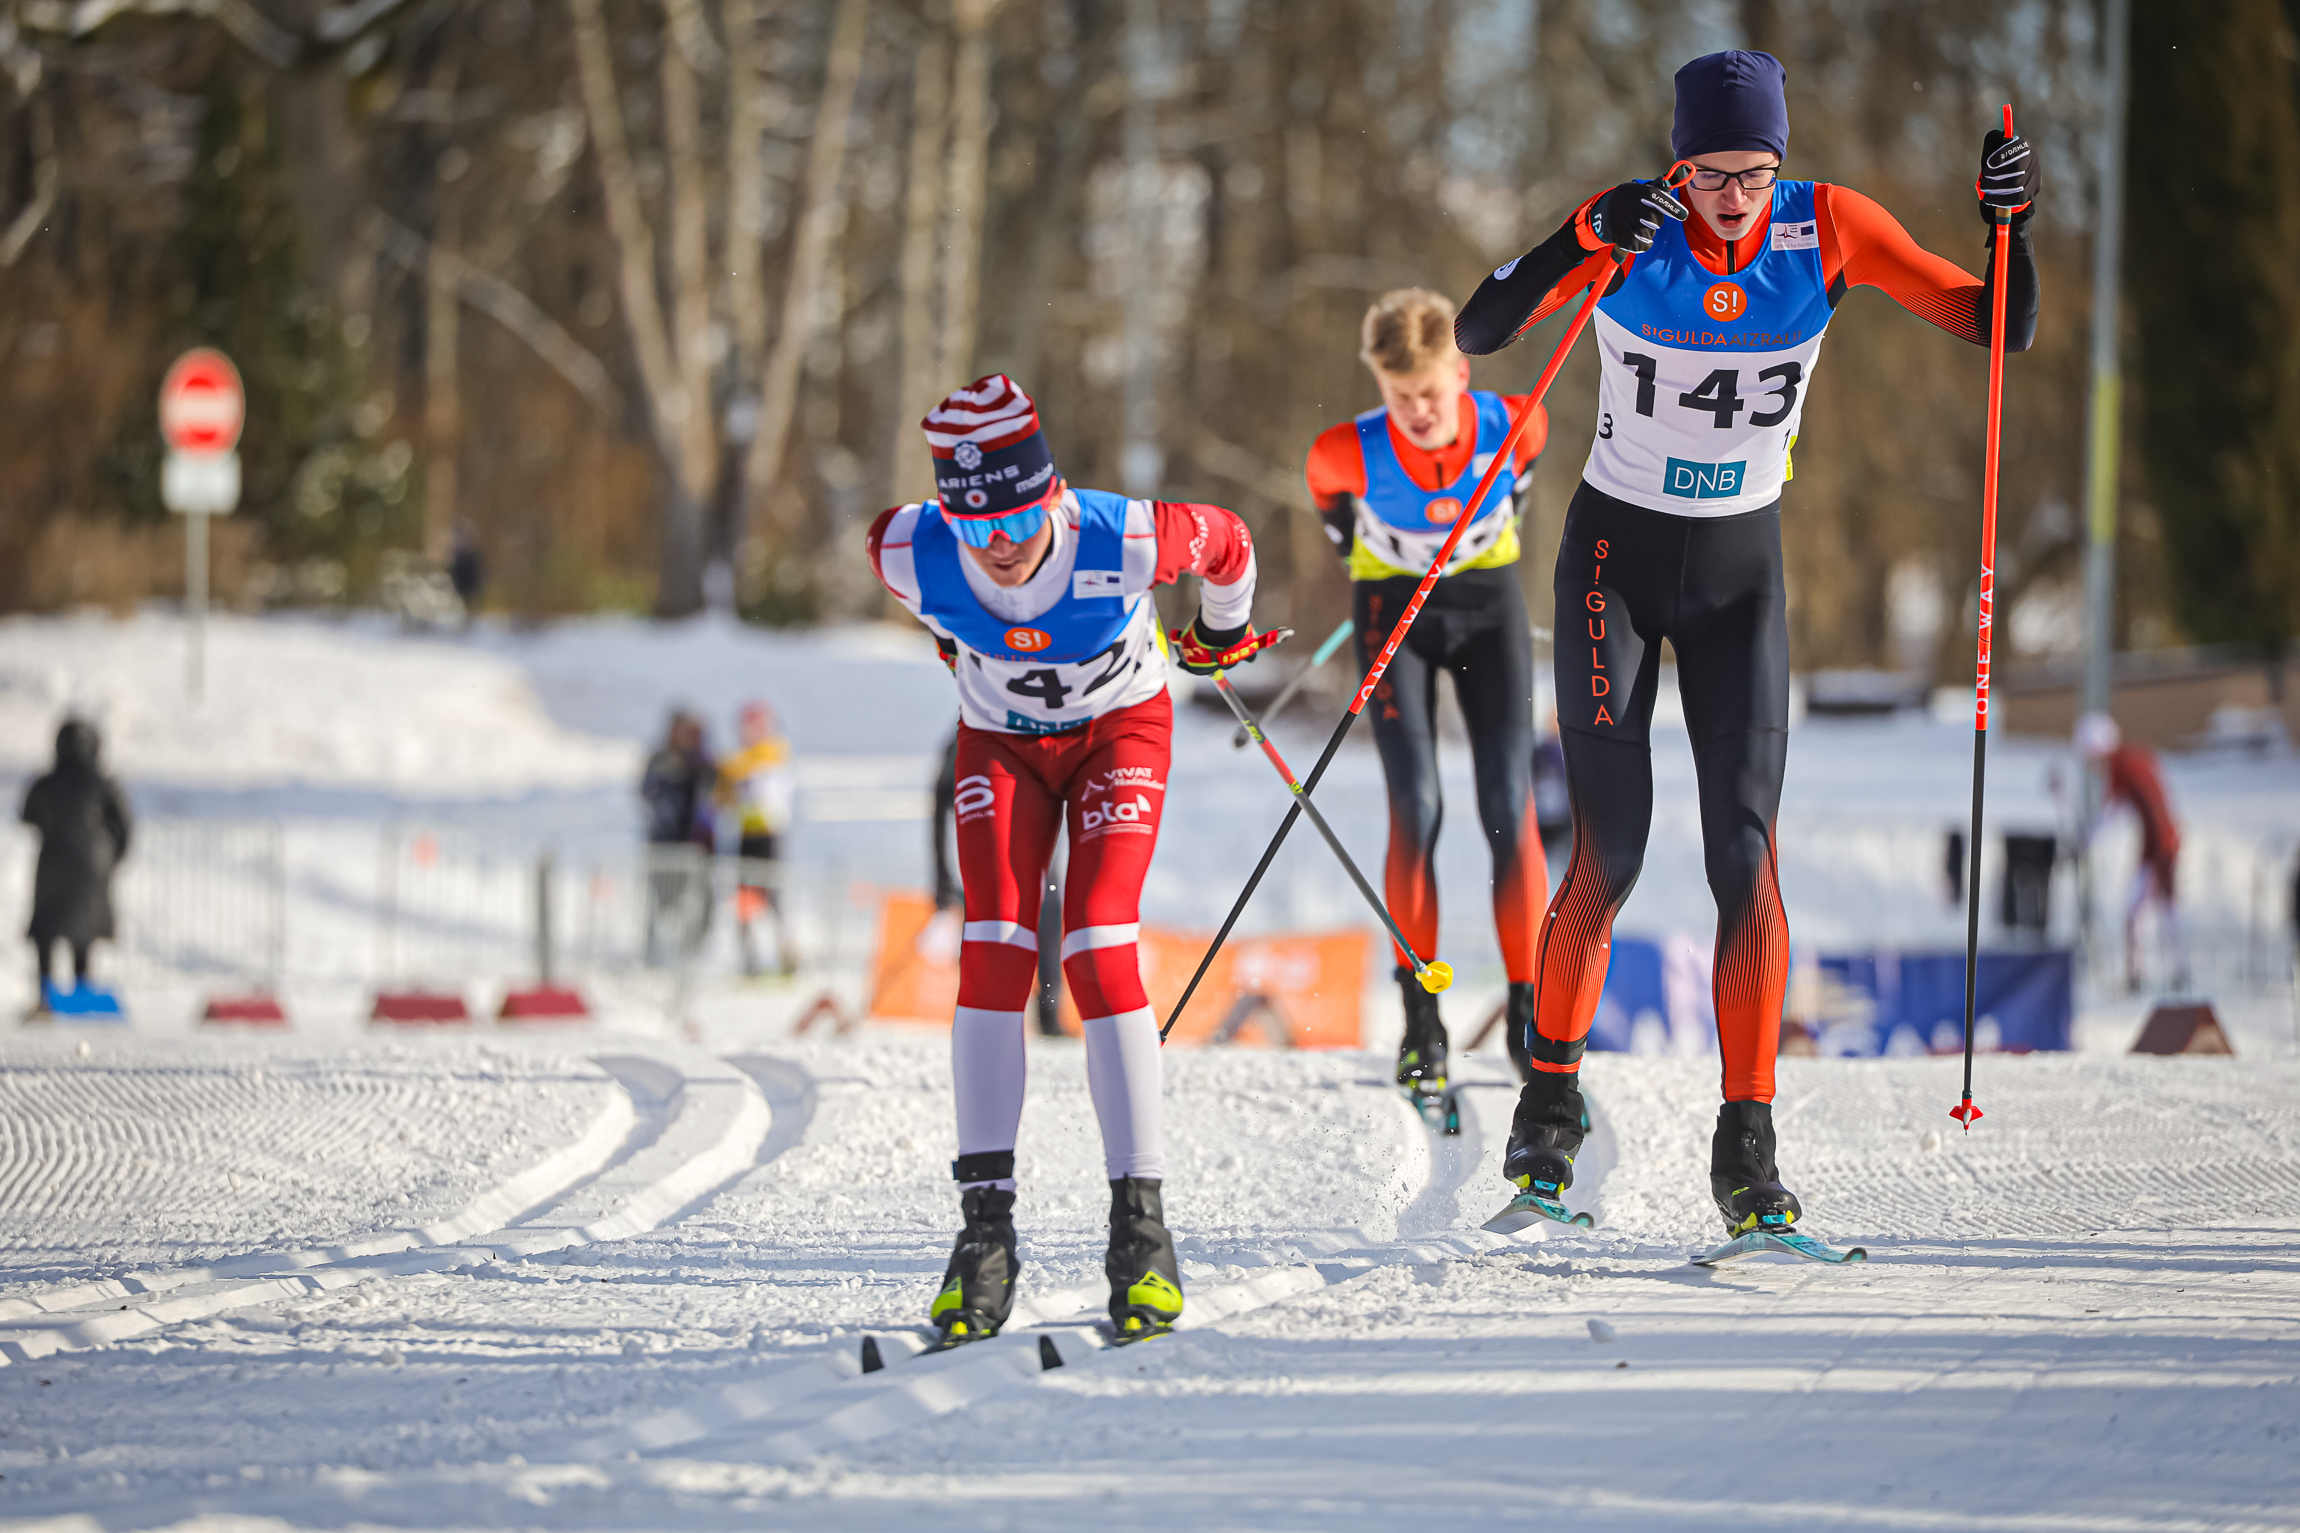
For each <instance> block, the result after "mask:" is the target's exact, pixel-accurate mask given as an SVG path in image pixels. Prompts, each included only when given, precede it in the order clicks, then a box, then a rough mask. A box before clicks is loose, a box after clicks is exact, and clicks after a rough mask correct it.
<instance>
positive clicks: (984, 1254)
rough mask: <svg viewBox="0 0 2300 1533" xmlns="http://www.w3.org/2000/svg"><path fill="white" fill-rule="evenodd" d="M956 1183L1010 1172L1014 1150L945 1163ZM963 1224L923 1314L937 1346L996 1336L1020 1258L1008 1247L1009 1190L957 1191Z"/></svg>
mask: <svg viewBox="0 0 2300 1533" xmlns="http://www.w3.org/2000/svg"><path fill="white" fill-rule="evenodd" d="M951 1173H952V1175H954V1176H957V1177H958V1178H959V1179H960V1180H961V1181H976V1182H986V1181H996V1180H998V1179H1000V1178H1002V1177H1010V1176H1012V1175H1014V1152H1013V1151H1011V1150H1008V1151H1004V1152H994V1153H987V1154H975V1155H962V1156H960V1157H959V1158H958V1159H957V1160H955V1161H953V1162H952V1163H951ZM958 1206H959V1208H960V1209H961V1210H963V1211H964V1212H965V1214H966V1228H964V1229H962V1230H960V1231H959V1232H958V1244H957V1245H956V1246H955V1247H953V1248H952V1250H951V1253H950V1266H949V1267H947V1268H945V1269H944V1271H943V1274H942V1292H940V1293H938V1294H936V1295H935V1296H934V1308H933V1310H931V1311H930V1312H929V1317H930V1318H931V1319H932V1320H933V1321H934V1328H935V1329H936V1330H937V1331H938V1332H940V1333H941V1339H940V1340H938V1341H937V1342H936V1343H935V1345H936V1346H937V1347H955V1346H959V1345H962V1344H964V1343H966V1342H970V1341H980V1340H982V1338H984V1337H985V1336H996V1335H997V1334H998V1328H999V1327H1000V1326H1002V1325H1004V1324H1006V1317H1007V1316H1008V1315H1009V1314H1010V1313H1012V1312H1013V1309H1014V1279H1015V1275H1016V1274H1017V1273H1019V1272H1020V1271H1021V1270H1022V1259H1021V1257H1019V1256H1018V1255H1016V1254H1015V1249H1014V1194H1013V1193H1011V1192H1007V1191H1004V1190H1002V1189H1000V1188H997V1187H969V1188H968V1189H966V1191H964V1192H962V1193H960V1194H959V1195H958Z"/></svg>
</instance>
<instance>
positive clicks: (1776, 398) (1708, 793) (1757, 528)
mask: <svg viewBox="0 0 2300 1533" xmlns="http://www.w3.org/2000/svg"><path fill="white" fill-rule="evenodd" d="M1785 78H1786V76H1785V72H1784V71H1783V69H1782V68H1781V65H1780V62H1779V61H1778V60H1776V59H1775V58H1774V57H1773V56H1772V55H1771V54H1767V53H1746V52H1730V53H1714V54H1710V55H1708V56H1707V57H1705V58H1699V59H1695V60H1694V61H1693V62H1692V63H1690V64H1688V65H1686V66H1685V67H1684V68H1683V69H1681V70H1679V71H1678V73H1677V111H1676V122H1675V128H1674V131H1673V132H1672V135H1671V145H1672V153H1673V155H1674V156H1675V158H1676V160H1677V162H1678V165H1677V167H1676V171H1675V173H1674V174H1673V175H1672V176H1671V177H1669V178H1667V180H1668V182H1669V187H1668V189H1665V188H1664V187H1663V186H1662V185H1661V184H1658V183H1652V182H1640V181H1631V182H1626V183H1624V184H1623V185H1620V186H1617V187H1614V188H1613V189H1612V190H1610V191H1607V192H1603V193H1601V194H1599V195H1598V196H1595V197H1592V198H1591V199H1590V200H1589V201H1588V202H1585V203H1583V204H1582V205H1581V207H1580V208H1578V209H1576V210H1575V212H1574V214H1573V216H1572V217H1571V218H1569V219H1567V220H1566V222H1565V224H1564V225H1563V227H1561V228H1560V229H1559V230H1558V231H1557V233H1556V234H1554V235H1552V236H1551V237H1550V238H1549V239H1548V240H1546V241H1544V242H1543V243H1542V244H1540V245H1537V246H1535V247H1534V248H1533V249H1532V250H1530V251H1528V252H1526V254H1524V255H1523V256H1520V257H1519V258H1518V259H1516V260H1514V261H1511V262H1510V263H1509V264H1508V265H1506V266H1504V267H1502V268H1501V269H1500V270H1498V271H1496V272H1495V273H1494V274H1493V275H1492V276H1491V277H1490V278H1488V279H1487V280H1486V281H1485V282H1484V283H1483V284H1482V285H1481V286H1480V287H1479V288H1478V290H1477V293H1476V294H1475V296H1473V297H1472V298H1471V299H1470V301H1469V303H1468V304H1467V305H1466V306H1464V308H1463V310H1462V313H1461V317H1460V320H1459V321H1458V322H1457V324H1456V325H1455V329H1454V334H1455V336H1456V338H1457V339H1458V340H1459V342H1460V345H1461V348H1462V350H1463V351H1465V352H1468V353H1470V354H1471V355H1473V356H1474V355H1483V354H1485V353H1488V352H1492V351H1498V350H1499V349H1500V348H1502V347H1503V346H1506V345H1508V344H1509V342H1510V341H1512V340H1514V339H1515V338H1516V337H1517V336H1518V335H1519V334H1520V333H1522V332H1523V331H1524V330H1525V328H1526V327H1527V326H1528V325H1530V324H1532V323H1533V322H1534V321H1535V320H1537V319H1539V318H1541V317H1542V316H1543V315H1545V314H1548V313H1550V312H1551V311H1552V310H1555V309H1557V308H1558V307H1560V306H1561V305H1563V304H1565V303H1567V302H1569V301H1572V300H1574V299H1575V298H1576V297H1577V296H1578V295H1580V294H1582V293H1585V292H1586V291H1587V290H1588V288H1589V285H1590V283H1591V282H1592V281H1595V280H1598V279H1600V278H1605V279H1607V280H1608V281H1609V283H1610V285H1609V287H1608V289H1607V294H1608V295H1607V296H1606V297H1604V298H1602V299H1601V300H1600V301H1599V304H1598V308H1597V316H1596V318H1595V320H1594V321H1593V324H1594V328H1595V329H1596V332H1597V342H1598V347H1599V353H1600V355H1599V364H1600V365H1599V378H1600V384H1599V394H1598V410H1599V415H1598V425H1597V434H1596V435H1597V439H1596V441H1595V442H1594V443H1593V444H1592V445H1591V450H1590V455H1589V461H1588V464H1587V465H1586V467H1585V468H1584V469H1583V471H1582V483H1581V487H1580V488H1579V490H1577V491H1576V492H1575V494H1574V497H1573V502H1572V505H1571V507H1570V508H1569V510H1568V511H1567V513H1566V524H1565V532H1564V536H1563V538H1562V540H1561V541H1560V544H1559V547H1558V555H1557V577H1556V593H1557V614H1558V616H1557V622H1558V636H1557V651H1556V666H1557V697H1558V723H1559V725H1560V726H1561V731H1562V738H1563V740H1564V744H1565V759H1566V766H1567V774H1568V778H1569V780H1570V783H1571V786H1572V797H1573V856H1572V860H1571V861H1570V862H1569V863H1568V865H1567V868H1566V872H1565V875H1564V876H1563V878H1561V879H1560V880H1559V883H1558V889H1557V894H1556V897H1555V898H1554V899H1552V900H1551V902H1550V906H1549V914H1548V917H1547V919H1546V921H1545V922H1544V924H1543V929H1542V935H1541V940H1540V956H1539V963H1538V968H1539V980H1538V983H1539V986H1540V994H1539V998H1538V1001H1537V1004H1536V1008H1535V1025H1534V1028H1533V1031H1532V1034H1531V1036H1530V1037H1529V1038H1528V1039H1527V1040H1526V1043H1527V1047H1528V1049H1529V1051H1530V1053H1531V1057H1532V1064H1533V1075H1532V1077H1531V1079H1530V1080H1529V1081H1528V1082H1527V1084H1526V1087H1525V1090H1524V1093H1523V1095H1522V1096H1521V1098H1520V1100H1519V1103H1518V1110H1517V1117H1516V1121H1515V1123H1514V1124H1513V1126H1512V1130H1511V1134H1510V1150H1509V1157H1508V1160H1507V1162H1506V1163H1505V1167H1504V1173H1505V1174H1506V1175H1507V1176H1508V1177H1509V1178H1510V1180H1511V1181H1512V1182H1514V1183H1515V1184H1516V1185H1517V1186H1518V1187H1519V1188H1520V1189H1521V1190H1532V1191H1542V1190H1543V1189H1544V1188H1547V1189H1548V1191H1547V1192H1546V1194H1545V1195H1546V1196H1549V1197H1555V1196H1556V1193H1557V1191H1558V1190H1561V1189H1562V1188H1563V1187H1565V1186H1567V1185H1570V1183H1571V1182H1572V1178H1573V1170H1572V1157H1573V1155H1574V1153H1575V1151H1576V1150H1578V1149H1579V1148H1580V1144H1581V1136H1582V1127H1581V1124H1582V1122H1583V1118H1582V1111H1581V1106H1582V1104H1581V1092H1580V1089H1579V1085H1578V1081H1579V1073H1578V1072H1579V1070H1580V1068H1581V1051H1582V1046H1583V1042H1584V1040H1585V1038H1586V1037H1587V1035H1588V1032H1589V1024H1590V1019H1591V1018H1592V1016H1593V1015H1594V1014H1595V1012H1596V1010H1597V1001H1598V995H1599V992H1600V991H1601V990H1602V988H1603V986H1604V983H1605V970H1606V959H1607V950H1608V946H1609V943H1610V938H1611V932H1612V925H1613V916H1614V912H1615V911H1617V910H1619V909H1620V908H1621V904H1622V901H1624V900H1625V899H1627V898H1628V897H1629V890H1630V886H1631V885H1632V884H1634V883H1635V882H1636V880H1637V873H1638V868H1639V866H1640V864H1641V862H1642V860H1643V858H1644V854H1645V837H1646V832H1647V830H1648V829H1649V827H1650V825H1651V823H1652V814H1653V768H1652V759H1651V754H1650V751H1649V748H1648V745H1647V726H1648V723H1649V721H1650V720H1651V718H1652V713H1653V702H1654V694H1655V692H1656V689H1657V683H1658V680H1659V655H1660V648H1661V641H1662V640H1663V639H1667V640H1669V642H1670V645H1671V647H1672V648H1673V649H1674V650H1675V652H1676V656H1677V674H1678V689H1679V691H1680V692H1681V693H1682V694H1683V697H1684V703H1685V722H1686V727H1687V729H1688V731H1689V732H1690V733H1691V735H1692V741H1693V757H1694V766H1695V770H1696V774H1697V778H1698V781H1699V785H1700V796H1701V834H1702V844H1703V850H1704V852H1705V854H1706V858H1707V863H1708V874H1709V887H1710V890H1711V892H1712V893H1713V894H1714V895H1715V897H1716V900H1717V949H1716V1005H1717V1031H1718V1042H1719V1045H1720V1048H1721V1052H1722V1053H1723V1055H1724V1081H1723V1088H1724V1097H1725V1102H1724V1106H1723V1107H1722V1108H1721V1109H1720V1110H1719V1113H1718V1121H1717V1132H1716V1135H1715V1138H1714V1139H1713V1141H1712V1148H1711V1161H1710V1191H1711V1194H1712V1196H1714V1197H1715V1198H1716V1200H1717V1204H1718V1207H1719V1209H1720V1210H1721V1211H1722V1212H1723V1214H1724V1216H1725V1221H1726V1225H1727V1227H1728V1229H1729V1230H1731V1231H1733V1232H1734V1233H1740V1232H1743V1231H1746V1230H1750V1229H1755V1228H1759V1227H1761V1226H1769V1227H1772V1228H1786V1227H1787V1226H1788V1225H1789V1224H1791V1223H1793V1222H1794V1221H1795V1220H1796V1218H1797V1216H1798V1214H1799V1212H1800V1210H1799V1207H1798V1203H1797V1199H1796V1197H1795V1196H1794V1195H1793V1194H1792V1193H1790V1192H1789V1190H1788V1189H1787V1188H1786V1187H1784V1186H1782V1185H1781V1181H1780V1173H1779V1168H1778V1167H1777V1165H1776V1164H1775V1161H1774V1151H1773V1115H1772V1100H1773V1056H1774V1054H1775V1052H1776V1050H1777V1048H1778V1046H1779V1041H1780V1025H1781V1004H1782V997H1783V992H1784V990H1785V989H1786V986H1787V980H1788V963H1789V927H1788V919H1787V916H1786V914H1785V913H1784V911H1783V910H1782V906H1781V892H1780V886H1779V882H1778V880H1777V878H1776V876H1775V867H1774V849H1773V817H1774V814H1775V811H1776V810H1777V809H1778V807H1779V805H1780V798H1781V773H1782V768H1783V766H1784V764H1785V763H1786V760H1787V752H1788V724H1789V648H1788V628H1787V622H1786V605H1787V604H1786V598H1785V595H1784V590H1783V584H1782V575H1781V514H1780V502H1781V486H1782V483H1783V482H1784V481H1785V480H1786V479H1787V478H1788V476H1789V449H1790V447H1791V445H1792V444H1793V443H1794V442H1795V441H1796V437H1797V420H1798V413H1799V404H1800V401H1801V400H1802V399H1803V397H1804V392H1805V390H1806V389H1808V388H1810V387H1811V385H1812V370H1813V365H1814V362H1815V360H1816V358H1817V356H1818V354H1819V350H1820V344H1821V332H1822V330H1823V328H1824V327H1826V326H1827V324H1828V322H1829V317H1830V315H1831V314H1832V313H1833V312H1834V311H1835V309H1836V306H1837V304H1838V303H1839V302H1840V301H1841V300H1842V299H1843V298H1844V296H1845V294H1846V293H1847V292H1848V291H1850V290H1851V289H1853V288H1856V287H1863V286H1867V287H1875V288H1879V289H1881V290H1882V291H1883V292H1884V293H1885V294H1886V295H1887V296H1888V297H1890V298H1892V299H1893V301H1894V302H1896V303H1898V304H1900V305H1901V306H1902V307H1903V308H1905V309H1907V310H1909V312H1911V313H1912V314H1915V315H1917V316H1918V317H1919V318H1921V319H1925V320H1928V321H1930V322H1931V323H1933V324H1935V325H1938V326H1939V327H1940V328H1942V329H1943V330H1946V331H1948V332H1949V333H1950V334H1951V335H1956V336H1961V337H1962V338H1964V339H1965V340H1968V341H1971V342H1973V343H1974V344H1976V345H1984V346H1985V345H1986V344H1988V340H1989V336H1988V333H1987V332H1988V324H1989V312H1990V295H1989V291H1988V285H1987V283H1986V282H1984V281H1976V280H1975V279H1974V278H1972V277H1970V276H1968V275H1966V273H1965V272H1964V271H1962V270H1961V269H1959V268H1958V267H1957V266H1955V265H1953V264H1952V263H1950V262H1948V261H1944V260H1942V259H1941V258H1940V257H1938V256H1935V255H1931V254H1929V253H1927V252H1926V251H1924V250H1922V249H1920V248H1918V246H1917V244H1916V242H1915V241H1914V240H1912V239H1910V238H1909V236H1908V234H1907V232H1906V231H1904V230H1903V229H1902V228H1901V226H1900V225H1899V224H1898V223H1896V222H1895V221H1894V220H1893V218H1892V215H1890V214H1889V213H1887V212H1885V210H1884V209H1883V208H1881V207H1879V206H1878V205H1877V204H1876V203H1874V202H1871V201H1870V200H1869V199H1868V198H1866V197H1864V196H1862V195H1861V194H1860V193H1859V192H1856V191H1853V190H1851V189H1850V188H1848V187H1842V186H1829V185H1824V184H1819V183H1815V182H1811V181H1784V180H1778V179H1776V176H1775V172H1776V171H1777V169H1778V168H1779V167H1780V165H1781V162H1782V157H1783V155H1784V154H1785V153H1786V152H1787V150H1788V144H1789V113H1788V106H1787V101H1786V95H1785V91H1784V84H1785ZM1981 154H1982V166H1981V174H1980V180H1979V182H1978V184H1977V186H1976V191H1977V193H1978V195H1979V197H1980V200H1981V204H1982V206H1981V216H1982V220H1983V222H1984V223H1985V222H1989V220H1990V213H1989V209H1990V208H1991V207H1992V206H1994V207H2000V208H2010V209H2017V210H2018V211H2016V212H2014V214H2013V218H2012V225H2011V235H2010V238H2011V240H2012V244H2011V247H2010V249H2009V250H2008V252H2007V254H2008V257H2009V261H2008V268H2007V269H2008V275H2007V278H2006V287H2005V298H2006V304H2005V330H2006V335H2005V340H2006V345H2007V349H2008V350H2012V351H2025V350H2027V349H2028V346H2029V343H2030V341H2031V339H2032V338H2033V337H2034V335H2035V333H2036V314H2037V273H2036V262H2035V259H2034V257H2033V256H2032V255H2031V253H2030V248H2029V232H2028V219H2029V207H2030V204H2031V202H2032V201H2033V200H2034V198H2035V195H2036V188H2037V175H2036V168H2035V166H2036V162H2035V159H2034V157H2033V156H2032V155H2031V154H2030V152H2029V146H2028V145H2027V144H2026V143H2025V142H2023V141H2022V140H2020V139H2018V138H2014V139H2011V140H2007V139H2006V138H2005V137H2004V135H2003V134H2001V133H1996V132H1991V133H1990V134H1989V135H1988V138H1987V140H1986V142H1985V143H1984V144H1983V146H1982V151H1981ZM1681 177H1682V179H1680V178H1681ZM1671 190H1675V191H1676V192H1677V195H1678V196H1681V197H1683V198H1684V199H1685V200H1686V202H1688V203H1690V204H1691V212H1692V213H1693V214H1694V215H1696V216H1693V217H1687V208H1686V207H1685V206H1684V205H1682V204H1680V203H1679V202H1678V201H1677V200H1676V198H1675V197H1672V196H1671V195H1670V191H1671ZM1996 238H1997V236H1996V234H1995V232H1994V229H1993V227H1992V229H1991V233H1990V235H1989V239H1990V240H1991V241H1993V240H1995V239H1996ZM1988 248H1992V249H1993V246H1991V247H1988ZM1617 251H1619V252H1622V253H1624V254H1626V255H1627V256H1628V257H1629V260H1628V265H1627V267H1626V268H1625V269H1624V270H1623V271H1622V272H1621V273H1620V274H1619V275H1618V276H1616V274H1615V266H1614V256H1615V253H1616V252H1617ZM1988 259H1989V257H1988V255H1987V254H1984V255H1983V257H1982V260H1983V263H1984V264H1983V270H1987V269H1988V266H1987V264H1986V263H1987V261H1988ZM1911 381H1912V383H1914V382H1915V381H1916V380H1911Z"/></svg>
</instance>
